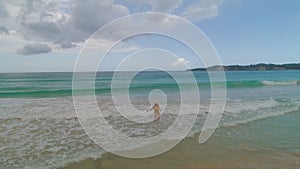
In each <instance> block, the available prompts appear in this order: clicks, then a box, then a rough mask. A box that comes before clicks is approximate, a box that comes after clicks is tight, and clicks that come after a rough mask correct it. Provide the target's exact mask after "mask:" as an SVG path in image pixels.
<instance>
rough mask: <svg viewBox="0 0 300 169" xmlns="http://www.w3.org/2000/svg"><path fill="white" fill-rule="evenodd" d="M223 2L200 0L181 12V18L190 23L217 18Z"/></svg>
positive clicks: (219, 0)
mask: <svg viewBox="0 0 300 169" xmlns="http://www.w3.org/2000/svg"><path fill="white" fill-rule="evenodd" d="M222 3H223V0H200V1H198V2H197V3H196V4H192V5H190V6H189V7H187V8H186V9H185V11H183V12H182V14H181V16H183V17H185V18H186V19H189V20H191V21H195V22H197V21H200V20H203V19H211V18H214V17H216V16H218V10H219V7H220V5H221V4H222Z"/></svg>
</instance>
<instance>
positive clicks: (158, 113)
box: [147, 103, 161, 122]
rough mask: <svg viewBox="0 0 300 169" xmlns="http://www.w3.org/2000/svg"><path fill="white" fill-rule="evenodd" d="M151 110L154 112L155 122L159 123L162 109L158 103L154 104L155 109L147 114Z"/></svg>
mask: <svg viewBox="0 0 300 169" xmlns="http://www.w3.org/2000/svg"><path fill="white" fill-rule="evenodd" d="M150 110H154V118H155V121H157V122H159V119H160V111H161V109H160V107H159V105H158V103H154V105H153V107H152V108H151V109H149V110H147V112H148V111H150Z"/></svg>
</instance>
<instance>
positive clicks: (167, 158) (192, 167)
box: [60, 136, 300, 169]
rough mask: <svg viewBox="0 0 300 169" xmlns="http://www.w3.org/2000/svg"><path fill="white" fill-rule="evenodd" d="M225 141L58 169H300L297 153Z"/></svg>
mask: <svg viewBox="0 0 300 169" xmlns="http://www.w3.org/2000/svg"><path fill="white" fill-rule="evenodd" d="M228 141H229V140H226V139H225V140H224V139H223V138H219V136H216V137H214V136H213V137H212V138H211V139H209V140H208V141H207V142H206V143H204V144H199V143H198V140H197V138H196V137H189V138H186V139H184V140H183V141H182V142H180V143H179V144H178V145H177V146H176V147H174V148H173V149H171V150H170V151H168V152H166V153H163V154H161V155H158V156H155V157H151V158H142V159H132V158H125V157H120V156H117V155H114V154H112V153H104V154H103V155H102V157H101V158H99V159H91V158H89V159H86V160H83V161H80V162H74V163H70V164H68V165H66V166H65V167H61V168H60V169H82V168H84V169H120V168H123V169H220V168H222V169H240V168H242V169H250V168H273V169H282V168H285V169H296V168H299V167H300V151H286V150H258V149H256V148H254V147H248V146H246V145H245V146H244V145H242V144H240V145H236V147H234V146H227V142H228Z"/></svg>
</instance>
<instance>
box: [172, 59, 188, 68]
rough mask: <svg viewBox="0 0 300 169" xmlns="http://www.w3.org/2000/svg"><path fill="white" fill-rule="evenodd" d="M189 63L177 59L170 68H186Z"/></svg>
mask: <svg viewBox="0 0 300 169" xmlns="http://www.w3.org/2000/svg"><path fill="white" fill-rule="evenodd" d="M189 63H190V61H188V60H186V59H185V58H178V59H177V61H176V62H174V63H172V66H173V67H178V68H186V67H188V64H189Z"/></svg>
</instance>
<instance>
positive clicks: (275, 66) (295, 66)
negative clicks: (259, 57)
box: [189, 63, 300, 71]
mask: <svg viewBox="0 0 300 169" xmlns="http://www.w3.org/2000/svg"><path fill="white" fill-rule="evenodd" d="M189 70H191V71H206V70H210V71H264V70H300V63H290V64H264V63H260V64H251V65H228V66H221V65H216V66H211V67H208V68H194V69H189Z"/></svg>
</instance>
